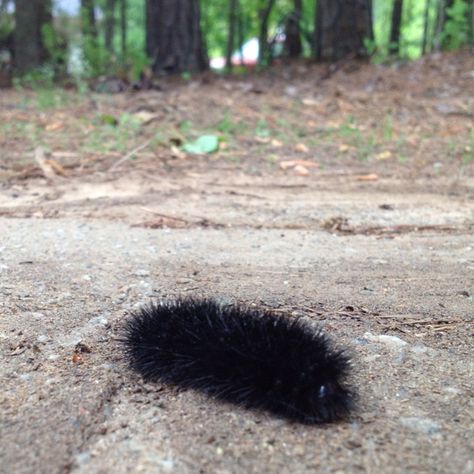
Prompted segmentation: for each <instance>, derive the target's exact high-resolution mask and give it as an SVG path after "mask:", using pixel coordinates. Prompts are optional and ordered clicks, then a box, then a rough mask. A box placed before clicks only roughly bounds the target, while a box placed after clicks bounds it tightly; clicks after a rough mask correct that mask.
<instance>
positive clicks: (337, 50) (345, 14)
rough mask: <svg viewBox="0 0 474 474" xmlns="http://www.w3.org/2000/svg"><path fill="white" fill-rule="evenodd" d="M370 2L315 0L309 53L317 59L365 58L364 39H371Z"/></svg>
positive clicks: (368, 0) (364, 0) (358, 0)
mask: <svg viewBox="0 0 474 474" xmlns="http://www.w3.org/2000/svg"><path fill="white" fill-rule="evenodd" d="M371 21H372V1H371V0H319V1H318V2H317V5H316V20H315V32H314V44H313V53H314V56H315V58H316V59H317V60H329V61H337V60H339V59H341V58H343V57H345V56H348V55H353V54H354V55H356V56H357V57H365V56H366V55H367V51H366V49H365V45H364V40H365V39H366V38H370V37H371V36H373V30H372V24H371Z"/></svg>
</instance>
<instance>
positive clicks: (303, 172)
mask: <svg viewBox="0 0 474 474" xmlns="http://www.w3.org/2000/svg"><path fill="white" fill-rule="evenodd" d="M294 170H295V173H296V174H297V175H299V176H308V175H309V170H308V168H306V167H305V166H303V165H296V166H295V168H294Z"/></svg>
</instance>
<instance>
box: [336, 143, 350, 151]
mask: <svg viewBox="0 0 474 474" xmlns="http://www.w3.org/2000/svg"><path fill="white" fill-rule="evenodd" d="M350 149H351V147H350V146H349V145H347V144H346V143H343V144H342V145H339V151H340V152H341V153H346V152H347V151H349V150H350Z"/></svg>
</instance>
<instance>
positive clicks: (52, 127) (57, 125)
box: [44, 122, 64, 132]
mask: <svg viewBox="0 0 474 474" xmlns="http://www.w3.org/2000/svg"><path fill="white" fill-rule="evenodd" d="M63 128H64V122H52V123H49V124H48V125H46V127H44V129H45V130H46V131H47V132H55V131H57V130H62V129H63Z"/></svg>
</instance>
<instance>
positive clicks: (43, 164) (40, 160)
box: [35, 146, 57, 180]
mask: <svg viewBox="0 0 474 474" xmlns="http://www.w3.org/2000/svg"><path fill="white" fill-rule="evenodd" d="M35 161H36V163H37V164H38V166H39V167H40V168H41V171H42V172H43V175H44V177H45V178H46V179H50V180H54V179H56V178H57V175H56V172H55V171H54V168H53V166H52V165H51V164H50V163H48V161H53V160H47V159H46V158H45V156H44V150H43V148H42V147H40V146H39V147H37V148H36V149H35Z"/></svg>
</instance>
